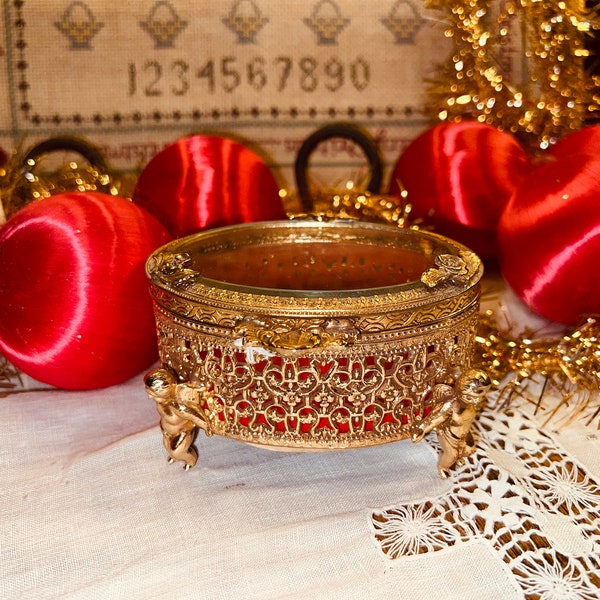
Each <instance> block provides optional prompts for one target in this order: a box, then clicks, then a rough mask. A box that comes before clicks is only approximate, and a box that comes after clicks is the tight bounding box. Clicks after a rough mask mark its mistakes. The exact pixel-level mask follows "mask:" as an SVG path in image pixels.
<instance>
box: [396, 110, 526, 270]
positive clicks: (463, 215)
mask: <svg viewBox="0 0 600 600" xmlns="http://www.w3.org/2000/svg"><path fill="white" fill-rule="evenodd" d="M529 170H530V162H529V158H528V156H527V153H526V152H525V150H524V149H523V147H522V146H521V145H520V144H519V143H518V141H517V140H516V139H515V138H514V137H512V136H511V135H509V134H508V133H505V132H502V131H500V130H499V129H497V128H496V127H493V126H491V125H487V124H484V123H479V122H478V121H463V122H460V123H441V124H439V125H436V126H435V127H432V128H431V129H428V130H427V131H425V132H424V133H423V134H421V135H420V136H419V137H417V138H416V139H415V140H413V142H412V143H411V144H409V145H408V147H407V148H406V149H405V150H404V152H402V153H401V154H400V156H399V158H398V160H397V162H396V164H395V166H394V169H393V172H392V176H391V180H390V185H389V193H390V194H391V195H393V196H397V197H399V196H400V193H401V191H402V188H404V189H405V190H406V191H407V192H408V201H409V202H410V204H411V205H412V213H411V216H412V217H417V218H422V219H425V220H426V221H427V223H429V224H431V225H433V227H434V229H435V231H437V232H438V233H442V234H444V235H447V236H449V237H452V238H454V239H456V240H458V241H460V242H463V243H464V244H466V245H467V246H469V247H470V248H471V249H473V250H474V251H476V252H477V253H478V254H479V255H480V256H481V257H482V258H484V259H487V258H491V257H494V256H495V255H496V253H497V245H496V235H495V234H496V228H497V226H498V221H499V219H500V215H501V214H502V211H503V209H504V207H505V206H506V203H507V202H508V199H509V198H510V196H511V194H512V192H513V191H514V189H515V188H516V186H517V185H518V184H519V182H520V181H521V179H522V178H523V176H524V175H525V174H526V173H527V172H528V171H529Z"/></svg>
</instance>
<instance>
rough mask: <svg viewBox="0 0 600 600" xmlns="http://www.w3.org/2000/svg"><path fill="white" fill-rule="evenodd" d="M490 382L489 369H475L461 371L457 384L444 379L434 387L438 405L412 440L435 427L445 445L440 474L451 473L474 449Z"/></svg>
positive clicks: (418, 439)
mask: <svg viewBox="0 0 600 600" xmlns="http://www.w3.org/2000/svg"><path fill="white" fill-rule="evenodd" d="M490 386H491V381H490V378H489V376H488V375H487V373H485V372H484V371H481V370H476V369H473V370H469V371H467V372H466V373H464V374H463V375H461V376H460V377H459V378H458V380H457V382H456V384H455V386H451V385H447V384H445V383H440V384H438V385H436V386H435V387H434V388H433V403H434V405H435V406H437V408H435V409H434V410H433V411H432V412H431V413H429V415H427V417H425V418H424V419H423V420H422V421H421V422H420V423H419V424H418V425H416V427H415V431H414V432H413V434H412V441H413V442H418V441H420V440H422V439H423V438H424V437H425V435H426V434H427V433H429V432H430V431H432V430H433V429H435V431H436V433H437V437H438V440H439V442H440V446H441V451H440V455H439V458H438V474H439V476H440V477H442V478H444V479H446V478H448V477H450V469H451V467H453V466H454V465H455V464H458V465H460V464H462V463H463V462H464V458H465V457H467V456H470V455H471V454H472V453H473V452H474V450H475V442H474V440H473V435H472V433H471V425H472V424H473V421H474V420H475V418H476V416H477V409H478V408H479V406H480V405H481V404H483V402H484V401H485V395H486V393H487V391H488V390H489V388H490Z"/></svg>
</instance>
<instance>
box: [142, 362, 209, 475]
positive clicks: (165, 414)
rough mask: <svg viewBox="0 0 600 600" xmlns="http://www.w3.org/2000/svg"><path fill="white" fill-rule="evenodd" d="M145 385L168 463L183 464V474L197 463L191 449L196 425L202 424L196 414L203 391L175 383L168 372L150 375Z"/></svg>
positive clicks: (175, 380) (151, 372) (159, 371)
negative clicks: (157, 421) (157, 417)
mask: <svg viewBox="0 0 600 600" xmlns="http://www.w3.org/2000/svg"><path fill="white" fill-rule="evenodd" d="M144 383H145V384H146V392H147V394H148V397H149V398H151V399H152V400H154V401H155V402H156V408H157V410H158V414H159V415H160V426H161V429H162V432H163V444H164V446H165V449H166V450H167V452H168V453H169V462H174V461H179V460H180V461H183V462H184V464H185V467H184V468H185V469H186V470H187V469H189V468H190V467H193V466H194V465H195V464H196V461H197V460H198V453H197V451H196V449H195V448H194V445H193V444H194V439H195V437H196V432H197V425H198V422H202V423H203V424H204V419H203V418H202V416H201V415H200V414H198V413H199V411H200V410H201V409H200V407H199V394H201V393H202V389H199V388H194V387H191V386H189V385H187V384H181V383H178V382H177V377H176V375H175V373H173V372H172V371H171V370H168V369H155V370H154V371H150V373H148V374H147V375H146V377H145V380H144ZM205 428H206V425H205Z"/></svg>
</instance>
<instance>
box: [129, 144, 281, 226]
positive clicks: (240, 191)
mask: <svg viewBox="0 0 600 600" xmlns="http://www.w3.org/2000/svg"><path fill="white" fill-rule="evenodd" d="M133 199H134V202H136V204H138V205H139V206H142V207H143V208H145V209H146V210H147V211H148V212H150V213H152V214H153V215H155V216H156V217H157V218H158V219H159V220H160V221H161V222H162V223H163V224H164V225H165V226H166V227H167V229H168V230H169V231H170V232H171V234H172V235H173V236H174V237H181V236H184V235H188V234H191V233H196V232H198V231H202V230H204V229H210V228H213V227H220V226H224V225H234V224H236V223H246V222H252V221H270V220H277V219H284V218H285V217H286V213H285V210H284V208H283V204H282V202H281V198H280V196H279V186H278V185H277V182H276V180H275V177H274V176H273V174H272V173H271V171H270V170H269V168H268V167H267V165H266V164H265V163H264V161H263V160H262V159H261V158H260V157H259V156H258V155H257V154H255V153H254V152H253V151H252V150H250V149H249V148H247V147H246V146H244V145H243V144H240V143H239V142H236V141H234V140H231V139H228V138H222V137H218V136H200V135H196V136H191V137H187V138H184V139H181V140H178V141H177V142H175V143H174V144H171V145H170V146H167V147H166V148H165V149H163V150H162V151H161V152H159V153H158V154H157V155H156V156H154V157H153V158H152V159H151V160H150V162H149V163H148V165H147V166H146V168H145V169H144V170H143V171H142V173H141V175H140V177H139V179H138V182H137V185H136V189H135V191H134V194H133Z"/></svg>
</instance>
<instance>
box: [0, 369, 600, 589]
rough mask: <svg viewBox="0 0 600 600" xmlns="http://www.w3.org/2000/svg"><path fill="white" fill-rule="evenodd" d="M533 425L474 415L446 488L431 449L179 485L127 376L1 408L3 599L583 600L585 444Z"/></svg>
mask: <svg viewBox="0 0 600 600" xmlns="http://www.w3.org/2000/svg"><path fill="white" fill-rule="evenodd" d="M549 401H551V399H548V398H546V400H545V402H546V403H548V402H549ZM545 419H546V417H545V414H544V413H543V411H540V413H539V414H536V412H535V410H534V406H532V405H530V404H527V403H525V402H521V403H519V402H514V403H513V404H511V405H510V407H509V409H508V410H504V411H499V410H498V409H497V408H494V406H493V405H491V406H488V407H487V408H486V409H485V410H484V412H483V414H482V415H481V418H480V419H479V422H478V428H477V437H478V450H477V451H476V453H475V455H474V456H473V457H471V458H470V459H469V460H468V461H467V464H466V465H465V466H464V467H460V468H459V469H457V470H456V471H455V474H454V477H453V478H452V479H449V480H441V479H439V478H438V476H437V470H436V461H437V451H436V441H435V436H431V435H430V436H428V437H427V438H426V440H425V441H424V442H421V443H419V444H412V443H411V442H410V441H402V442H396V443H392V444H387V445H384V446H378V447H372V448H364V449H355V450H345V451H334V452H321V453H311V452H274V451H271V450H266V449H262V448H258V447H254V446H249V445H245V444H242V443H240V442H236V441H232V440H227V439H223V438H219V437H217V436H213V437H210V438H208V437H206V436H205V435H204V434H203V433H200V435H199V437H198V440H197V446H198V450H199V460H198V465H197V466H196V467H195V468H193V469H191V470H190V471H188V472H186V471H184V470H183V469H182V468H181V466H180V465H178V464H173V465H169V464H168V463H167V460H166V453H165V450H164V448H163V446H162V441H161V431H160V428H159V425H158V420H159V419H158V414H157V413H156V409H155V403H154V402H152V401H150V400H149V399H148V398H147V396H146V393H145V390H144V386H143V381H142V374H140V376H139V377H136V378H134V379H133V380H131V381H130V382H128V383H126V384H123V385H120V386H115V387H111V388H107V389H104V390H95V391H89V392H65V391H60V390H55V389H43V390H32V391H25V392H23V393H19V394H13V395H10V396H8V397H5V398H0V430H1V431H2V443H1V444H0V476H1V483H2V485H1V488H0V599H2V600H4V599H7V600H8V599H11V600H12V599H14V598H28V599H40V600H41V599H57V598H61V599H63V598H64V599H103V600H104V599H112V598H117V599H118V598H127V599H155V598H156V599H160V598H165V599H166V598H169V599H175V600H179V599H181V600H187V599H196V598H199V599H204V598H206V599H209V598H210V599H211V600H215V599H216V600H229V599H244V600H245V599H248V600H254V599H258V600H263V599H264V600H277V599H292V600H304V599H310V600H313V599H316V600H321V599H322V600H329V599H332V600H337V599H340V600H341V599H350V600H353V599H357V600H362V599H364V600H379V599H382V600H383V599H385V600H389V599H399V600H431V599H433V600H438V599H444V600H459V599H460V600H496V599H497V600H513V599H515V600H517V599H525V600H529V599H530V598H541V599H542V600H562V599H565V600H596V599H597V598H599V597H600V585H599V581H600V579H599V576H598V573H600V509H599V507H600V487H599V485H598V481H600V452H599V449H600V435H599V434H598V431H597V429H596V427H595V426H585V425H584V423H583V422H581V421H577V420H575V421H574V422H572V423H571V424H569V425H568V426H567V427H557V426H555V424H554V423H555V422H550V423H545Z"/></svg>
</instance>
